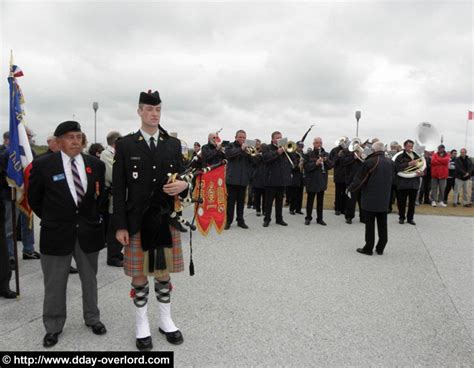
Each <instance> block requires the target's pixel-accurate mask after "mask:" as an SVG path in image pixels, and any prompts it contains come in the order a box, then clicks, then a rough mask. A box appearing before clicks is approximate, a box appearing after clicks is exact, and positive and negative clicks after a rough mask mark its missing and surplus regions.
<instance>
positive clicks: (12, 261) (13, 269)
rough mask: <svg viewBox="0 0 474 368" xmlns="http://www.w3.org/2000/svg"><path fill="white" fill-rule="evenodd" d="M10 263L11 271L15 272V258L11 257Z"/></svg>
mask: <svg viewBox="0 0 474 368" xmlns="http://www.w3.org/2000/svg"><path fill="white" fill-rule="evenodd" d="M8 262H9V263H10V269H11V270H12V271H15V257H10V259H9V260H8Z"/></svg>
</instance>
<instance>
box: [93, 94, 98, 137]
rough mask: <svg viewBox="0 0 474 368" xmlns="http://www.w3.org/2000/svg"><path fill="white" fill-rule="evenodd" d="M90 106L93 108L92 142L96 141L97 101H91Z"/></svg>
mask: <svg viewBox="0 0 474 368" xmlns="http://www.w3.org/2000/svg"><path fill="white" fill-rule="evenodd" d="M92 108H93V109H94V143H97V110H98V109H99V103H98V102H93V103H92Z"/></svg>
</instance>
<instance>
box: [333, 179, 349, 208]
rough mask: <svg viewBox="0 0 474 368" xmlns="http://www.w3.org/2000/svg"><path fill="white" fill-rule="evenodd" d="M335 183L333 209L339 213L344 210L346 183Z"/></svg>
mask: <svg viewBox="0 0 474 368" xmlns="http://www.w3.org/2000/svg"><path fill="white" fill-rule="evenodd" d="M335 184H336V193H335V195H336V202H335V208H334V209H335V210H336V211H341V213H345V212H346V197H347V196H346V183H335Z"/></svg>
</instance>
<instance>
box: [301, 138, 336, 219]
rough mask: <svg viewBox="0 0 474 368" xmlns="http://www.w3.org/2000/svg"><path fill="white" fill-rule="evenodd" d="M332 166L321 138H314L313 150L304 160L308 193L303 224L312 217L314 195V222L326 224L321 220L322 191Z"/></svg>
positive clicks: (326, 185)
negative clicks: (315, 199)
mask: <svg viewBox="0 0 474 368" xmlns="http://www.w3.org/2000/svg"><path fill="white" fill-rule="evenodd" d="M332 168H333V162H332V160H331V159H330V156H329V155H328V153H327V152H326V151H325V150H324V148H323V140H322V139H321V138H320V137H316V138H314V140H313V150H312V151H311V152H310V153H308V154H307V155H306V157H305V161H304V172H305V179H304V181H305V186H306V192H307V193H308V198H307V199H306V218H305V222H304V223H305V225H309V224H310V223H311V220H312V219H313V217H312V212H313V204H314V197H317V205H316V216H317V217H316V222H317V223H318V224H320V225H323V226H326V223H325V222H324V220H323V204H324V192H325V191H326V189H327V188H328V171H329V170H330V169H332Z"/></svg>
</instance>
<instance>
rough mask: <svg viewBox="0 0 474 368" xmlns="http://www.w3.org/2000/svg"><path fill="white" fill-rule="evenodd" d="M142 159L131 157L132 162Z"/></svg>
mask: <svg viewBox="0 0 474 368" xmlns="http://www.w3.org/2000/svg"><path fill="white" fill-rule="evenodd" d="M140 159H141V157H140V156H131V157H130V160H132V161H138V160H140Z"/></svg>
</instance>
